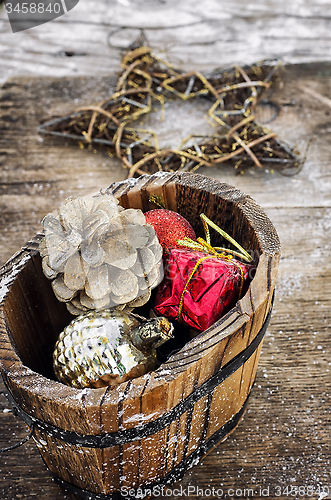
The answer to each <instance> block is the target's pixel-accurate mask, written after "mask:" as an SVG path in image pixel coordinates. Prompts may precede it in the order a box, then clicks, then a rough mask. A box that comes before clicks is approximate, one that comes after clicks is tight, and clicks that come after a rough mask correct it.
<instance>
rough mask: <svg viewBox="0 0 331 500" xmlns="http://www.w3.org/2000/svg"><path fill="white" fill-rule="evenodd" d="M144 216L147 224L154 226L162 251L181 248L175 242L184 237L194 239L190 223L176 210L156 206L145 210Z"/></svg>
mask: <svg viewBox="0 0 331 500" xmlns="http://www.w3.org/2000/svg"><path fill="white" fill-rule="evenodd" d="M145 218H146V222H147V224H150V225H151V226H153V227H154V229H155V233H156V235H157V237H158V239H159V242H160V245H161V246H162V247H163V250H164V251H167V250H169V249H170V248H183V247H182V246H181V245H179V244H178V243H177V240H182V239H183V238H184V237H187V238H191V239H192V240H196V235H195V232H194V230H193V227H192V226H191V224H190V223H189V222H188V221H187V220H186V219H185V218H184V217H183V216H182V215H180V214H178V213H177V212H174V211H172V210H166V209H164V208H157V209H155V210H150V211H149V212H146V213H145Z"/></svg>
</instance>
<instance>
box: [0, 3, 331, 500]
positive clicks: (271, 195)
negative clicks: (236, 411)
mask: <svg viewBox="0 0 331 500" xmlns="http://www.w3.org/2000/svg"><path fill="white" fill-rule="evenodd" d="M154 3H157V2H154ZM124 4H127V5H128V6H129V7H125V5H124ZM216 4H217V5H216ZM107 5H108V4H107V2H106V0H102V1H101V0H98V2H97V1H96V0H93V1H92V0H90V1H89V2H87V1H85V0H81V2H80V4H79V6H77V8H76V9H74V10H73V11H72V12H71V13H70V14H68V15H67V16H65V17H63V18H61V19H59V20H57V21H54V22H53V23H49V24H48V25H45V26H40V27H38V28H35V29H34V30H30V31H29V32H24V33H18V34H15V35H12V34H11V32H10V29H9V26H8V21H7V20H6V16H5V14H4V13H3V12H2V13H1V15H0V44H1V46H0V51H1V52H0V53H1V56H0V57H1V69H0V78H1V81H2V82H5V80H7V79H8V78H9V77H12V76H13V77H14V78H11V79H9V80H7V82H6V83H4V85H3V88H2V90H1V94H0V119H1V121H0V129H1V134H0V169H1V170H0V171H1V174H0V175H1V179H0V207H1V220H0V264H3V263H4V262H5V261H6V260H7V259H8V258H9V257H10V256H11V255H12V254H13V253H14V252H16V251H17V250H18V249H19V248H20V246H21V245H22V244H23V243H24V242H25V241H26V240H28V239H29V238H30V237H31V236H33V235H34V234H35V232H36V231H37V230H38V229H40V220H41V219H42V217H43V216H44V215H45V214H46V213H47V212H48V211H50V210H52V209H53V208H54V207H57V206H58V205H59V203H60V202H61V200H63V199H64V198H66V197H68V196H70V195H72V194H79V195H80V194H86V193H89V192H92V191H93V190H96V189H99V188H100V187H107V186H108V185H109V184H110V183H111V182H113V181H116V180H120V179H123V178H124V177H125V175H126V172H125V171H124V170H123V169H122V168H121V167H120V166H119V165H118V164H117V163H116V162H115V161H114V160H111V159H110V158H109V157H107V156H106V155H104V154H103V153H102V152H101V151H99V152H96V153H94V152H93V151H81V150H80V149H79V148H78V146H75V145H74V146H73V145H70V144H67V145H65V144H62V145H61V143H59V142H58V141H55V140H53V139H52V140H51V139H45V138H44V139H43V140H41V138H40V137H38V135H37V133H36V126H37V124H38V122H39V121H40V120H41V119H43V118H45V117H46V118H47V117H49V116H52V115H59V114H62V113H66V112H68V111H69V110H72V109H74V108H75V107H77V106H79V105H83V104H88V103H91V102H95V101H97V100H98V99H102V98H104V97H106V96H107V95H108V93H109V89H111V88H112V85H113V82H114V74H115V73H117V72H118V69H119V61H120V54H121V50H120V49H119V48H118V46H122V47H124V46H126V45H125V44H127V43H128V42H131V41H132V40H133V39H134V37H135V36H136V35H137V33H138V30H129V29H126V30H122V31H121V32H117V33H115V34H114V35H113V36H112V37H111V39H112V43H113V46H112V47H110V46H109V45H107V35H109V34H111V33H113V32H114V31H115V30H116V29H117V27H119V26H131V27H135V28H137V27H138V28H139V27H145V28H147V29H146V34H147V36H148V37H149V39H150V41H151V44H152V46H153V47H154V48H157V49H159V51H160V52H162V51H163V50H164V51H165V55H166V56H167V57H168V58H170V59H171V60H172V61H173V62H174V63H175V64H176V65H182V67H185V68H187V69H191V68H192V69H193V68H197V69H200V70H204V71H211V70H213V69H214V68H215V67H219V66H224V65H226V64H232V63H238V62H243V61H246V60H250V61H253V60H255V59H259V58H261V57H274V56H283V57H284V58H285V61H286V62H288V63H301V64H296V65H292V64H289V65H288V66H287V68H286V71H285V73H284V76H283V81H284V85H283V87H282V88H278V89H277V91H275V92H274V94H273V95H272V99H273V100H274V101H275V102H277V103H278V104H279V107H280V113H279V115H278V117H277V118H276V119H275V120H274V121H272V122H271V123H270V124H268V126H269V127H270V128H271V129H272V130H274V131H276V132H277V133H279V135H280V137H281V138H283V139H285V140H287V141H288V142H289V143H290V144H292V145H296V146H297V147H298V149H300V150H301V151H303V150H304V148H305V146H306V144H307V142H308V141H309V140H311V144H310V148H309V150H308V155H307V161H306V163H305V166H304V168H303V170H302V172H301V173H300V174H298V175H297V176H295V177H293V178H287V177H283V176H280V175H279V174H277V173H272V172H265V171H263V172H262V171H256V170H255V171H251V172H248V173H247V174H245V175H243V176H240V177H238V176H235V174H234V172H233V170H232V169H231V168H230V167H227V166H223V167H217V168H213V169H201V170H200V171H201V173H204V174H206V175H209V176H211V177H214V178H217V179H221V180H224V181H225V182H228V183H229V184H233V185H235V186H236V187H237V188H239V189H241V190H243V191H244V192H246V193H249V194H250V195H251V196H252V197H253V198H254V199H255V200H256V201H257V202H258V203H259V204H260V205H261V206H262V207H264V208H265V210H266V212H267V214H268V215H269V217H270V218H271V220H272V221H273V222H274V224H275V226H276V229H277V230H278V232H279V235H280V239H281V242H282V259H281V263H280V270H279V276H278V280H277V291H276V301H275V305H274V313H273V317H272V320H271V324H270V327H269V330H268V333H267V336H266V339H265V342H264V345H263V350H262V355H261V359H260V363H259V368H258V372H257V380H256V384H255V387H254V390H253V394H252V397H251V400H250V403H249V407H248V410H247V412H246V414H245V416H244V419H243V421H242V422H241V424H240V425H239V427H238V428H237V429H236V431H235V432H234V433H233V434H232V435H231V436H230V437H229V438H228V440H227V441H226V442H224V443H222V444H220V445H218V446H217V447H216V448H214V449H213V450H212V451H211V452H210V453H209V454H208V456H207V457H205V458H204V459H203V460H202V462H201V463H200V464H199V465H198V466H197V467H195V468H194V469H192V470H191V471H189V472H188V473H187V474H186V475H185V477H184V479H183V480H182V481H180V482H179V483H178V484H177V485H176V486H177V487H179V488H181V487H182V488H183V491H184V492H185V488H186V492H187V488H188V486H191V487H192V488H193V487H194V488H197V487H199V488H201V489H203V490H205V489H206V488H213V487H214V488H215V490H217V489H219V488H222V489H223V491H224V495H225V494H227V498H230V496H229V495H228V489H229V488H233V489H234V490H238V491H237V494H235V493H234V495H233V496H232V498H249V497H251V498H252V497H254V498H262V493H260V487H262V488H264V493H265V495H264V496H269V497H270V498H282V499H286V498H289V497H291V495H290V488H291V486H292V485H293V486H301V487H302V489H301V493H300V494H299V493H298V494H297V495H295V494H292V498H314V499H316V500H318V499H322V498H323V496H322V497H321V496H320V495H319V494H318V485H321V486H325V487H328V488H329V491H330V493H329V495H328V496H326V497H324V498H331V481H330V451H331V450H330V437H329V436H330V424H331V422H330V420H331V417H330V390H331V375H330V367H331V356H330V351H331V344H330V342H331V341H330V331H329V324H330V316H331V301H330V294H331V285H330V283H331V280H330V278H331V268H330V262H329V259H330V235H331V223H330V217H331V181H330V160H331V158H330V150H329V134H330V129H331V119H330V114H331V100H330V93H331V78H330V75H331V64H330V63H328V62H326V63H323V62H322V61H323V60H324V61H328V60H330V38H329V28H330V14H331V10H330V5H329V4H327V3H326V2H323V1H322V0H320V1H319V2H314V3H313V2H311V1H307V0H306V1H302V2H301V1H300V2H299V1H298V0H297V1H295V2H291V3H290V2H287V3H286V2H285V1H280V2H274V1H262V0H260V1H258V2H254V5H251V6H248V5H246V2H244V0H242V1H239V0H236V1H234V2H227V3H226V2H225V1H223V0H222V1H220V2H217V3H216V1H215V2H213V1H212V0H206V2H205V4H204V2H200V3H198V2H196V1H194V2H192V3H190V7H188V3H187V2H184V0H181V1H178V2H171V1H168V2H166V3H165V4H161V2H159V5H158V6H157V8H156V7H155V8H154V9H152V8H151V5H152V0H150V2H148V1H147V0H146V1H145V2H143V1H141V9H139V11H138V10H137V11H136V12H134V15H133V16H132V15H128V13H129V12H130V6H131V8H132V4H131V2H129V1H127V2H124V0H123V1H122V2H118V3H117V4H115V6H114V11H113V12H111V9H110V7H107ZM175 5H176V11H174V6H175ZM191 5H192V7H191ZM193 7H194V8H193ZM204 7H205V8H204ZM208 7H210V9H208ZM191 9H192V11H191ZM165 13H166V14H167V15H165ZM115 45H116V47H115ZM66 52H67V53H69V54H72V53H73V54H75V55H74V56H72V57H68V56H66V55H65V53H66ZM29 74H30V75H39V76H40V77H39V78H35V77H33V76H31V77H21V76H20V75H29ZM78 75H82V76H78ZM84 75H88V76H84ZM91 75H94V76H91ZM54 77H63V78H61V79H59V80H58V79H56V78H54ZM187 112H190V113H191V116H190V119H189V120H187V115H185V113H187ZM204 112H205V109H204V107H203V104H201V103H196V104H194V105H193V103H186V104H185V105H180V106H179V105H177V104H172V105H171V106H169V109H167V117H166V120H165V121H164V122H163V123H162V124H161V125H158V130H159V131H160V132H161V133H162V134H165V135H166V136H167V140H169V141H173V140H175V139H177V141H178V134H179V135H180V137H185V133H184V132H187V131H189V130H190V127H191V126H192V123H193V124H198V128H200V130H201V126H203V127H207V125H206V124H205V122H204V120H201V116H202V114H203V113H204ZM182 114H184V116H182ZM185 118H186V119H185ZM261 118H264V113H263V112H262V111H261ZM175 121H176V125H177V123H179V124H181V126H177V128H176V129H175V130H174V131H172V129H173V128H174V127H173V124H174V123H175ZM152 125H153V126H154V125H155V123H154V122H152ZM155 126H156V125H155ZM196 126H197V125H196ZM181 128H182V129H183V130H181ZM169 130H171V131H172V134H169ZM204 130H205V129H204ZM183 131H184V132H183ZM167 134H168V135H167ZM186 135H188V134H186ZM178 142H179V141H178ZM0 404H1V407H0V408H1V409H0V428H1V444H0V446H1V447H4V446H7V445H9V443H12V442H15V441H16V440H19V439H22V438H23V437H24V436H25V435H26V428H25V426H24V424H23V423H21V421H19V420H18V419H16V418H15V417H13V416H12V414H11V413H10V412H8V411H7V409H8V404H7V403H6V401H5V400H4V399H3V397H1V402H0ZM0 477H1V480H0V494H1V498H3V499H6V500H14V499H19V498H23V499H33V498H41V499H43V500H44V499H45V500H57V499H59V500H60V499H64V498H69V495H66V494H64V493H63V492H62V490H61V489H60V488H59V487H58V486H57V485H55V484H54V483H53V482H52V481H51V479H50V477H49V474H48V472H47V470H46V469H45V467H44V465H43V463H42V461H41V458H40V456H39V454H38V451H37V449H36V447H35V446H34V444H33V443H32V442H29V443H27V444H26V445H24V447H23V448H21V449H17V450H15V451H12V452H11V453H8V454H6V455H1V456H0ZM286 486H288V487H289V490H283V488H285V487H286ZM308 486H311V487H313V488H314V490H313V492H312V494H310V493H311V490H307V489H306V490H304V488H307V487H308ZM268 487H269V491H268V490H266V488H268ZM277 487H280V488H281V489H282V490H281V494H280V495H278V496H276V495H277V494H278V493H279V490H278V489H277ZM245 488H252V489H253V490H254V494H252V492H247V491H246V495H245V492H244V489H245ZM190 493H191V494H190V495H189V497H190V498H192V499H193V498H196V497H198V496H202V497H203V496H204V494H202V495H201V493H200V494H198V493H197V491H196V490H194V491H193V490H191V491H190ZM207 494H208V492H206V494H205V496H207ZM216 497H217V495H216V493H215V498H216ZM168 498H175V493H174V494H172V495H171V494H170V496H168Z"/></svg>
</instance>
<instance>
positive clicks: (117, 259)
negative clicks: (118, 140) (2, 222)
mask: <svg viewBox="0 0 331 500" xmlns="http://www.w3.org/2000/svg"><path fill="white" fill-rule="evenodd" d="M42 224H43V226H44V234H45V237H44V238H43V240H42V241H41V243H40V246H39V251H40V255H41V257H42V266H43V271H44V274H45V275H46V277H47V278H48V279H50V280H52V288H53V291H54V293H55V295H56V297H57V298H58V300H60V301H61V302H66V303H67V307H68V310H69V311H70V312H71V313H72V314H75V315H78V314H81V313H82V312H83V311H87V310H90V309H96V310H99V309H105V308H107V309H109V308H117V309H124V308H133V307H137V306H141V305H143V304H145V303H146V302H147V301H148V300H149V297H150V292H151V289H152V288H154V287H156V286H157V285H158V284H159V283H160V281H161V280H162V278H163V268H162V247H161V246H160V244H159V242H158V239H157V236H156V235H155V231H154V228H153V227H152V226H150V225H148V224H147V223H146V219H145V216H144V214H143V213H142V211H141V210H136V209H131V208H130V209H124V208H123V207H121V206H119V205H118V200H117V199H116V198H115V197H114V196H113V195H111V194H107V193H97V194H95V195H89V196H84V197H82V198H78V197H70V198H68V199H67V200H65V201H64V203H63V205H62V206H61V208H60V210H59V213H58V214H54V213H50V214H48V215H46V217H45V218H44V220H43V221H42Z"/></svg>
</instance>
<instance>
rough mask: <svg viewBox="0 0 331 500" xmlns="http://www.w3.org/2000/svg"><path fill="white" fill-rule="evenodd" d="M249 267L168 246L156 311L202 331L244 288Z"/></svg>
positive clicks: (213, 321)
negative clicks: (169, 248)
mask: <svg viewBox="0 0 331 500" xmlns="http://www.w3.org/2000/svg"><path fill="white" fill-rule="evenodd" d="M251 270H253V266H251V265H247V264H243V263H242V262H239V261H238V260H235V259H233V258H232V259H231V258H225V259H223V258H218V257H215V256H213V255H208V254H206V253H203V252H199V251H192V250H187V249H175V248H173V249H171V250H169V252H168V253H167V255H166V258H165V269H164V271H165V275H164V279H163V281H162V283H161V284H160V285H159V287H158V291H157V295H156V300H155V306H154V310H155V312H156V314H158V315H163V316H166V317H167V318H170V319H176V320H178V321H180V322H182V323H185V324H186V325H188V326H190V327H192V328H194V329H196V330H199V331H203V330H205V329H206V328H208V327H209V326H211V325H212V324H213V323H215V321H217V320H218V319H219V318H220V317H221V316H223V315H224V314H225V313H226V312H228V311H229V310H230V309H231V308H232V307H233V306H234V305H235V303H236V302H237V300H238V299H239V298H240V297H241V296H242V294H243V293H245V291H246V290H247V287H248V284H249V281H250V278H251V277H250V271H251Z"/></svg>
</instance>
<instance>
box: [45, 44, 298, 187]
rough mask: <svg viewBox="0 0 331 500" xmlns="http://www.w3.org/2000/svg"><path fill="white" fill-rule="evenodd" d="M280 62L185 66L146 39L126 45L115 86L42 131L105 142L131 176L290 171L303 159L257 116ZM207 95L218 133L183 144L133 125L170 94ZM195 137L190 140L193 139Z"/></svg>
mask: <svg viewBox="0 0 331 500" xmlns="http://www.w3.org/2000/svg"><path fill="white" fill-rule="evenodd" d="M278 67H279V64H277V63H276V62H275V61H270V62H267V61H265V62H263V63H259V64H254V65H252V66H247V67H239V66H236V67H233V68H230V69H228V70H223V71H220V72H218V73H216V74H212V75H209V76H208V75H203V74H202V73H200V72H198V71H192V72H189V73H183V72H182V71H180V70H177V69H175V68H173V67H172V65H171V64H169V63H166V62H164V61H162V60H161V59H159V58H157V57H156V56H155V55H154V54H153V53H152V50H151V49H150V48H149V47H147V46H141V47H138V48H135V49H134V50H130V51H128V52H127V53H126V54H125V55H124V57H123V60H122V68H123V72H122V74H121V75H120V77H119V79H118V82H117V87H116V90H115V92H114V93H113V94H112V95H111V96H109V97H108V98H107V99H105V100H103V101H101V102H99V103H97V104H94V105H90V106H84V107H80V108H78V109H76V110H75V111H74V112H73V113H71V114H70V115H68V116H64V117H61V118H57V119H53V120H50V121H47V122H46V123H43V124H42V125H41V126H40V127H39V133H42V134H48V135H55V136H60V137H63V138H66V139H73V140H76V141H78V142H79V144H80V147H81V148H84V147H85V146H87V147H90V148H91V147H92V145H93V146H96V145H103V146H105V147H106V148H107V150H108V154H109V155H110V156H116V157H117V158H119V159H120V160H121V162H122V163H123V165H124V166H125V168H127V170H128V177H133V176H135V175H141V174H152V173H154V172H156V171H166V172H173V171H182V172H183V171H196V170H197V169H198V168H199V167H200V166H202V165H203V166H206V167H212V166H215V165H219V164H221V163H224V162H231V163H232V164H233V165H234V167H235V169H236V170H237V172H238V173H243V172H244V171H245V170H246V169H247V168H249V167H254V166H255V167H258V168H261V167H266V166H269V167H272V168H274V169H276V170H278V171H279V172H280V173H282V174H285V175H293V174H295V173H297V172H298V171H299V170H300V169H301V167H302V164H303V161H301V160H299V158H298V157H297V156H296V154H295V153H294V151H293V150H292V149H291V148H290V147H288V146H287V145H286V144H284V143H282V142H281V141H280V140H278V139H277V137H276V134H275V133H274V132H272V131H270V130H268V129H266V128H265V127H264V126H262V125H260V124H258V123H257V122H256V120H255V116H254V110H255V109H256V106H257V104H258V103H259V102H261V96H262V94H263V91H265V90H267V89H269V87H270V85H271V84H272V79H273V77H274V75H275V72H276V70H277V69H278ZM174 98H178V99H182V100H185V101H186V100H188V99H198V98H200V99H201V98H205V99H208V100H209V101H210V108H209V111H208V116H207V119H208V120H209V122H211V123H212V124H214V126H215V129H216V130H217V133H215V134H214V135H212V136H206V135H201V136H189V137H188V138H186V139H184V140H183V141H182V143H181V145H180V147H179V148H178V149H169V148H167V149H162V148H159V146H158V140H157V135H156V134H155V133H154V132H153V131H152V130H146V129H142V128H139V127H136V126H135V122H136V121H137V120H138V119H141V117H142V116H143V115H146V114H148V113H151V112H152V111H153V109H154V108H155V105H156V104H158V105H159V106H160V107H161V110H162V111H164V105H165V102H166V100H167V99H168V100H169V99H174ZM189 142H190V143H191V145H188V143H189Z"/></svg>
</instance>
